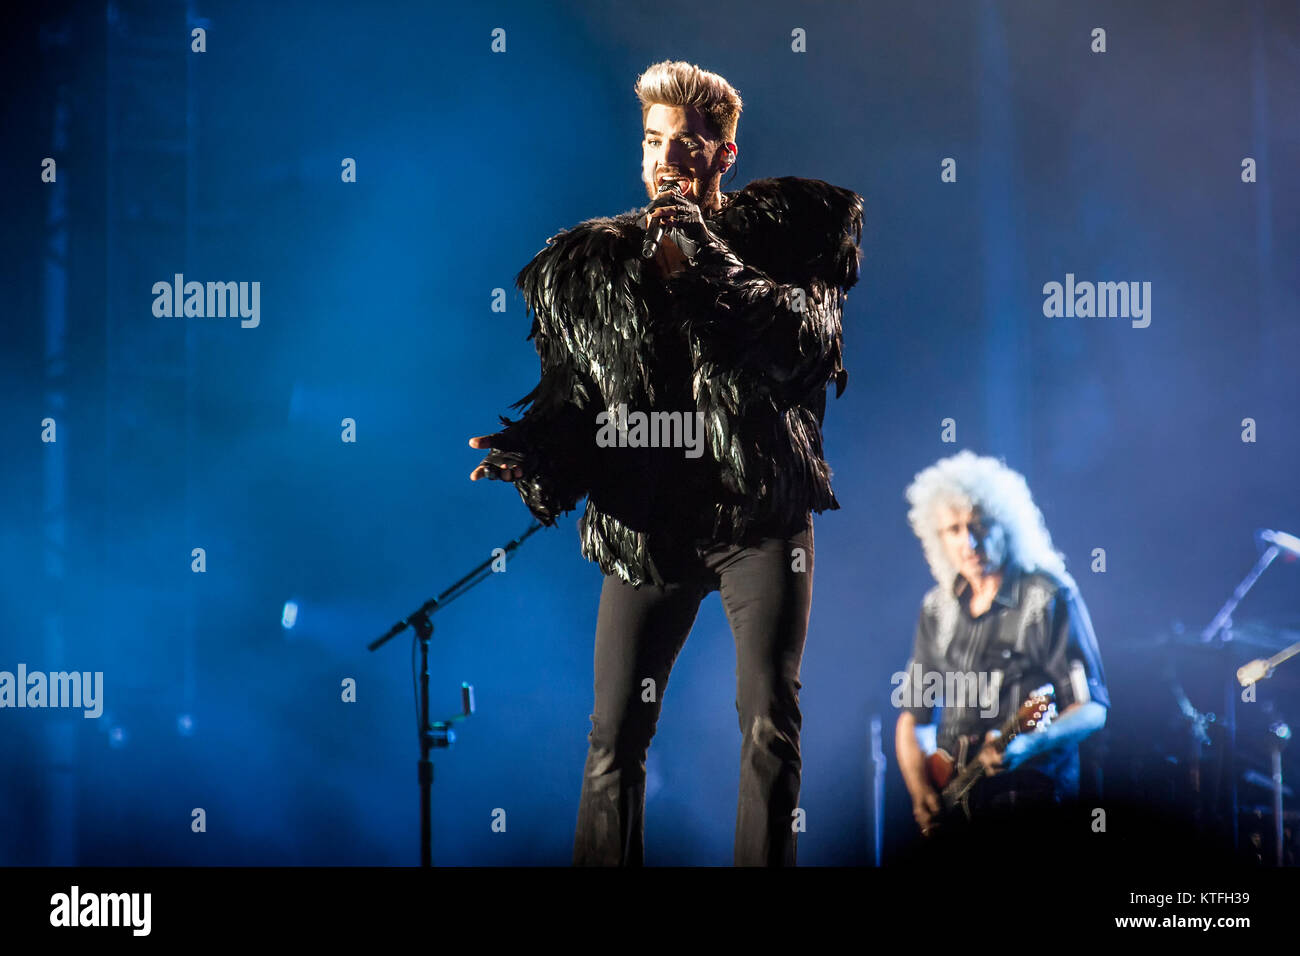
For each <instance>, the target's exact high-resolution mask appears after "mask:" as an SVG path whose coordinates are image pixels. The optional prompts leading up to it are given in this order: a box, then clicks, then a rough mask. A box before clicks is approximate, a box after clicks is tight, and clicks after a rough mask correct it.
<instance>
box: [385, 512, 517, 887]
mask: <svg viewBox="0 0 1300 956" xmlns="http://www.w3.org/2000/svg"><path fill="white" fill-rule="evenodd" d="M541 527H542V525H541V523H540V522H534V523H533V525H532V527H530V528H529V529H528V530H527V531H525V532H524V533H523V534H522V535H520V536H519V537H518V538H515V539H514V540H513V541H511V542H510V543H509V544H507V545H506V546H505V548H504V549H502V550H504V551H505V552H506V553H507V554H509V553H510V552H512V551H514V550H515V549H516V548H518V547H519V545H521V544H522V543H523V542H524V541H525V540H527V538H528V537H529V536H530V535H532V534H533V533H534V532H536V531H537V530H538V529H540V528H541ZM496 557H497V556H496V555H495V554H494V555H493V556H492V557H490V558H488V559H487V560H486V561H484V562H483V563H482V564H480V565H478V567H476V568H474V570H472V571H470V572H469V574H467V575H465V576H464V577H463V578H461V579H460V580H459V581H457V582H456V583H455V584H453V585H451V587H449V588H447V590H445V591H443V592H442V593H441V594H439V595H438V596H437V597H432V598H429V600H427V601H425V602H424V603H423V604H421V605H420V606H419V607H418V608H417V609H416V610H415V611H413V612H412V613H410V614H408V615H407V616H406V617H404V618H402V619H401V620H400V621H398V622H397V623H396V624H394V625H393V626H392V627H390V628H389V629H388V630H387V631H386V632H385V633H384V634H383V635H381V636H380V637H377V638H375V640H373V641H371V642H370V643H369V644H367V645H366V648H367V650H371V651H375V650H378V649H379V648H380V647H381V646H383V645H384V644H386V643H387V642H388V641H390V640H392V639H393V638H394V637H396V636H397V635H398V634H400V633H402V631H404V630H406V629H407V628H408V627H412V628H414V629H415V636H416V640H418V641H419V642H420V700H419V705H418V708H417V710H418V713H417V717H416V719H417V722H418V723H417V726H418V728H419V737H420V760H419V763H418V764H417V777H418V778H419V782H420V866H432V865H433V826H432V809H433V760H432V759H431V758H430V756H429V752H430V750H432V749H433V748H434V747H442V748H446V747H450V746H451V745H452V744H453V743H455V741H456V734H455V733H454V732H453V731H452V729H451V725H452V724H454V723H456V722H458V721H461V720H465V719H466V718H467V717H469V716H470V715H471V714H473V713H474V688H473V687H471V686H470V685H469V684H465V683H462V684H461V713H459V714H457V715H456V716H454V717H449V718H447V719H446V720H439V721H435V722H433V723H432V724H430V722H429V640H430V638H432V637H433V620H432V615H433V614H434V613H435V612H436V611H439V610H441V609H442V608H444V607H446V606H447V605H448V604H450V603H451V602H452V601H454V600H456V598H458V597H460V596H461V595H462V594H464V593H465V592H466V591H468V590H469V589H470V588H472V587H474V586H475V585H476V584H478V583H480V582H481V581H482V580H483V579H484V578H486V577H487V576H488V575H489V574H491V573H492V572H491V571H490V570H489V569H490V568H491V565H492V563H493V562H494V561H495V560H496Z"/></svg>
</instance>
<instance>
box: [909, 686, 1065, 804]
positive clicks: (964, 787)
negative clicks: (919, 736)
mask: <svg viewBox="0 0 1300 956" xmlns="http://www.w3.org/2000/svg"><path fill="white" fill-rule="evenodd" d="M1055 717H1056V689H1055V688H1054V687H1053V686H1052V685H1051V684H1044V685H1043V686H1042V687H1040V688H1038V689H1037V690H1036V691H1034V692H1033V693H1032V694H1030V695H1029V697H1028V699H1026V700H1025V702H1024V703H1023V704H1021V705H1020V708H1019V709H1018V710H1017V711H1016V712H1015V713H1014V714H1012V715H1011V716H1010V717H1008V718H1007V719H1006V721H1004V722H1003V724H1002V726H1001V727H1000V728H999V730H1000V731H1001V736H1000V737H998V738H997V739H996V740H992V741H989V744H988V745H989V746H991V747H993V748H994V749H995V750H997V752H998V753H1002V752H1003V751H1004V750H1006V748H1007V744H1009V743H1011V741H1012V740H1014V739H1015V738H1016V737H1017V736H1019V735H1020V734H1024V733H1034V732H1035V731H1038V730H1041V729H1042V728H1044V727H1046V726H1047V725H1048V724H1049V723H1051V722H1052V720H1053V719H1054V718H1055ZM983 746H984V743H983V741H979V742H976V744H975V747H976V748H977V749H976V751H975V752H976V754H978V753H979V749H978V748H982V747H983ZM987 772H988V771H987V770H985V768H984V764H982V763H981V762H980V761H979V759H978V758H977V757H974V756H973V757H972V758H971V759H970V760H969V762H967V764H966V766H965V767H962V768H961V769H960V770H959V769H958V768H957V761H956V759H955V758H954V757H953V755H952V754H950V753H948V751H946V750H936V751H935V752H934V753H932V754H930V755H929V756H928V757H926V758H925V773H926V776H927V777H928V778H929V780H930V785H931V786H932V787H934V789H936V790H938V791H939V803H940V805H941V811H940V819H941V820H942V819H943V818H944V817H951V816H952V815H953V814H955V813H956V811H957V809H958V808H960V809H961V811H962V813H963V814H964V815H965V817H966V819H967V820H969V819H970V816H971V812H970V792H971V789H972V788H973V787H974V786H975V784H977V783H979V782H980V781H981V780H982V779H984V777H985V775H986V774H987Z"/></svg>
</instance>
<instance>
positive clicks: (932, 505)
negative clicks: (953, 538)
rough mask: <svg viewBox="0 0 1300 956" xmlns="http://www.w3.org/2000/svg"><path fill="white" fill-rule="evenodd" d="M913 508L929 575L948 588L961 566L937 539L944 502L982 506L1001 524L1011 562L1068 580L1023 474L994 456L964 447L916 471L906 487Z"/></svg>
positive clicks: (911, 513)
mask: <svg viewBox="0 0 1300 956" xmlns="http://www.w3.org/2000/svg"><path fill="white" fill-rule="evenodd" d="M907 501H908V504H910V505H911V509H910V510H909V511H908V512H907V520H908V522H909V523H910V524H911V526H912V531H913V532H914V533H915V534H916V536H917V537H918V538H920V539H921V547H922V549H923V550H924V551H925V560H926V561H927V562H928V563H929V565H930V573H931V574H933V575H934V579H935V580H936V581H938V582H939V584H940V586H941V587H943V588H950V587H952V585H953V582H954V581H955V580H956V577H957V569H956V568H954V567H953V566H952V565H951V564H950V563H949V561H948V556H947V554H945V553H944V549H943V543H942V542H941V541H940V539H939V528H938V521H937V520H936V517H935V511H936V509H937V508H938V507H939V506H941V505H949V506H952V507H958V508H979V509H980V510H981V511H982V512H983V513H984V514H985V515H986V516H987V517H988V518H990V519H991V520H993V521H996V522H997V523H998V524H1000V525H1001V526H1002V529H1003V530H1004V531H1005V532H1006V535H1007V560H1008V561H1009V562H1010V563H1012V564H1014V565H1015V566H1016V567H1018V568H1020V569H1021V570H1022V571H1025V572H1026V573H1030V572H1034V571H1042V572H1043V573H1045V574H1049V575H1051V576H1053V577H1055V578H1057V579H1059V580H1063V581H1069V576H1068V575H1067V574H1066V572H1065V557H1064V556H1063V555H1062V554H1061V553H1060V552H1059V551H1057V550H1056V549H1055V548H1053V547H1052V536H1051V535H1050V534H1049V533H1048V531H1047V525H1046V524H1045V523H1044V521H1043V513H1042V512H1041V511H1039V510H1038V506H1037V505H1035V504H1034V499H1033V496H1032V495H1030V493H1029V485H1028V484H1026V483H1025V479H1024V476H1023V475H1021V474H1020V473H1019V472H1017V471H1013V470H1012V469H1010V468H1008V467H1007V466H1006V464H1005V463H1004V462H1001V461H999V460H998V459H996V458H989V457H981V456H978V455H976V454H975V453H974V452H972V451H969V450H966V451H961V452H958V453H957V454H956V455H953V456H952V457H951V458H943V459H940V460H939V461H937V462H935V463H934V464H933V465H931V466H930V467H929V468H926V469H925V470H924V471H922V472H920V473H919V474H917V476H916V477H915V479H914V480H913V481H912V483H911V484H910V485H909V486H908V488H907Z"/></svg>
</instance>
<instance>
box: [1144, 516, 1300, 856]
mask: <svg viewBox="0 0 1300 956" xmlns="http://www.w3.org/2000/svg"><path fill="white" fill-rule="evenodd" d="M1255 537H1256V540H1257V542H1258V543H1259V545H1260V546H1261V548H1262V553H1261V555H1260V558H1259V560H1258V562H1257V563H1256V564H1255V567H1254V568H1252V569H1251V571H1250V573H1249V574H1247V575H1246V577H1245V578H1244V579H1243V580H1242V582H1241V583H1240V584H1239V585H1238V586H1237V588H1236V590H1235V591H1234V592H1233V594H1232V596H1231V597H1230V598H1228V600H1227V601H1226V602H1225V603H1224V605H1223V607H1221V608H1220V609H1219V612H1218V613H1217V614H1216V615H1215V617H1214V620H1212V621H1211V622H1210V624H1209V625H1208V626H1206V627H1205V628H1204V630H1202V631H1200V632H1194V631H1188V630H1187V629H1185V628H1183V627H1181V626H1175V627H1174V628H1172V629H1171V630H1170V631H1168V632H1165V633H1163V634H1161V635H1158V636H1157V637H1156V638H1155V639H1154V640H1152V641H1148V642H1144V643H1143V645H1142V647H1143V649H1144V650H1156V649H1160V650H1163V651H1167V652H1168V653H1162V654H1161V659H1162V661H1163V667H1162V679H1163V684H1164V685H1165V687H1166V688H1167V689H1168V691H1169V692H1170V694H1171V698H1172V699H1171V701H1170V702H1171V704H1172V705H1174V706H1176V708H1177V716H1176V717H1175V716H1173V712H1172V711H1170V718H1169V720H1168V721H1167V722H1166V726H1167V727H1168V728H1171V729H1173V730H1174V731H1175V732H1174V734H1173V736H1172V738H1170V737H1166V738H1165V739H1164V740H1160V741H1157V744H1158V749H1159V750H1160V751H1162V753H1161V754H1160V756H1161V758H1162V762H1163V763H1164V765H1165V766H1166V767H1169V768H1172V769H1173V771H1174V773H1173V777H1172V778H1171V779H1172V786H1171V787H1170V791H1171V793H1170V795H1172V796H1173V797H1174V798H1175V802H1176V803H1178V804H1180V805H1182V806H1184V807H1186V808H1187V809H1188V811H1189V812H1190V814H1191V816H1192V818H1193V819H1194V821H1195V822H1196V824H1197V825H1198V827H1203V828H1205V829H1211V828H1213V829H1215V830H1217V831H1218V832H1219V833H1220V834H1221V835H1222V836H1223V837H1224V838H1225V839H1227V840H1230V841H1231V845H1232V848H1233V849H1234V850H1236V851H1237V852H1238V853H1239V854H1240V855H1241V856H1242V857H1243V858H1245V859H1247V860H1249V861H1252V862H1254V863H1257V864H1259V865H1273V866H1294V865H1297V864H1300V840H1298V839H1297V834H1300V826H1297V824H1298V823H1300V811H1297V810H1296V809H1290V810H1288V809H1285V805H1286V803H1287V801H1293V800H1294V797H1295V793H1294V790H1293V789H1292V787H1291V786H1289V785H1288V784H1287V783H1286V782H1285V781H1284V779H1283V773H1282V768H1283V753H1284V751H1285V749H1286V746H1287V744H1288V743H1289V741H1290V739H1291V728H1290V725H1289V724H1288V722H1287V720H1286V719H1285V717H1284V715H1283V714H1282V712H1281V708H1280V701H1281V699H1282V698H1283V697H1284V696H1293V695H1294V693H1295V690H1296V688H1297V686H1300V629H1292V628H1287V627H1282V626H1277V625H1275V624H1271V623H1265V622H1262V621H1248V622H1243V623H1241V624H1239V625H1238V624H1234V622H1233V613H1234V612H1235V611H1236V609H1237V606H1238V605H1239V604H1240V603H1241V601H1242V599H1243V598H1244V597H1245V596H1246V594H1247V593H1248V592H1249V591H1250V589H1251V588H1252V587H1253V586H1254V585H1255V582H1256V581H1258V580H1259V577H1260V575H1262V574H1263V573H1264V571H1265V570H1266V569H1267V568H1268V567H1269V565H1271V564H1272V563H1273V561H1274V560H1275V559H1276V558H1278V557H1279V556H1283V557H1285V558H1286V559H1287V560H1292V561H1294V560H1296V559H1297V558H1300V538H1297V537H1295V536H1293V535H1289V534H1284V533H1282V532H1276V531H1259V532H1256V535H1255ZM1130 647H1132V645H1130ZM1293 658H1297V659H1296V660H1294V661H1293V660H1292V659H1293ZM1288 661H1291V664H1290V665H1289V667H1288V664H1287V662H1288ZM1198 677H1199V678H1201V680H1200V686H1199V687H1198V688H1197V689H1196V690H1195V691H1193V694H1192V695H1189V693H1188V692H1187V691H1185V690H1184V684H1185V683H1188V684H1190V682H1191V680H1192V679H1195V678H1198ZM1185 678H1186V679H1185ZM1205 678H1208V682H1207V680H1205ZM1193 697H1195V699H1196V700H1197V701H1198V702H1200V703H1201V704H1202V705H1203V706H1206V707H1207V708H1208V707H1209V706H1213V707H1214V708H1215V709H1214V710H1213V711H1211V710H1209V709H1206V710H1201V709H1198V707H1197V706H1196V705H1195V704H1194V703H1193ZM1207 700H1209V701H1213V702H1214V703H1213V704H1206V703H1205V702H1206V701H1207Z"/></svg>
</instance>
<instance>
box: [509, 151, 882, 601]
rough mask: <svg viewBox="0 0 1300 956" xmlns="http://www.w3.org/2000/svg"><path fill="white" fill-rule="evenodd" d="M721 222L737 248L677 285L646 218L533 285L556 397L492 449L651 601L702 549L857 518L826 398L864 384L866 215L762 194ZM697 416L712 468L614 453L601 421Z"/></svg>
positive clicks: (529, 271)
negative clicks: (648, 256) (838, 462)
mask: <svg viewBox="0 0 1300 956" xmlns="http://www.w3.org/2000/svg"><path fill="white" fill-rule="evenodd" d="M726 198H727V202H726V204H725V205H724V207H723V208H722V209H721V210H716V211H709V212H706V214H705V221H706V224H707V226H708V229H709V232H711V233H712V234H713V235H714V236H716V237H717V239H718V240H719V241H718V242H717V243H712V244H708V245H705V246H702V247H701V248H699V249H698V250H697V251H696V253H695V256H694V261H693V265H690V266H688V267H687V268H686V269H685V270H684V271H682V272H679V273H677V274H675V275H673V276H671V277H668V278H664V277H663V276H662V274H661V273H660V272H659V271H658V269H657V268H656V266H655V265H654V264H653V263H652V262H650V261H648V260H645V259H643V258H641V254H640V253H641V243H642V240H643V238H644V221H643V218H642V216H643V211H641V210H631V211H629V212H626V213H623V214H621V215H618V216H613V217H610V218H598V219H590V220H587V221H586V222H583V223H581V224H579V225H578V226H575V227H574V228H572V229H568V230H564V231H563V232H560V233H559V234H558V235H556V236H554V237H552V238H551V239H549V240H547V245H546V247H545V248H544V249H543V250H542V251H541V252H539V253H538V254H537V255H536V257H534V258H533V260H532V261H531V262H530V263H529V264H528V265H527V266H525V267H524V269H523V270H522V271H521V272H520V273H519V276H518V278H517V280H516V282H517V285H518V286H519V288H520V289H521V290H522V291H523V294H524V299H525V301H526V302H527V304H528V307H529V311H530V312H531V314H532V315H533V322H532V329H531V331H530V333H529V335H528V338H529V339H531V340H532V341H533V342H534V344H535V346H536V348H537V353H538V355H539V356H540V358H541V367H542V374H541V381H540V382H539V383H538V384H537V387H536V388H534V389H533V390H532V391H531V392H530V393H529V394H528V395H526V396H524V397H523V398H522V399H520V400H519V401H518V402H515V403H514V404H513V405H512V406H511V407H512V408H516V409H523V408H524V407H525V406H527V410H526V411H525V412H524V413H523V415H522V417H521V418H519V419H518V420H517V421H512V420H511V419H509V418H506V417H505V416H501V422H502V424H503V425H504V426H505V428H504V429H503V430H502V431H501V432H498V433H497V434H496V435H494V436H493V437H492V442H491V445H492V448H493V451H492V452H491V453H490V454H489V455H488V456H487V457H486V458H485V459H484V460H483V461H484V463H485V464H488V465H501V464H518V465H520V466H521V467H522V468H523V469H524V477H523V478H521V479H519V480H518V481H516V482H515V487H516V488H517V489H518V491H519V494H520V497H521V498H522V499H523V501H524V503H525V504H526V505H527V506H528V509H529V510H530V511H531V512H532V514H533V515H534V516H535V517H536V518H537V519H538V520H539V521H541V522H542V523H544V524H546V525H553V524H554V523H555V520H556V518H557V517H559V516H560V515H561V514H564V513H566V512H569V511H572V510H573V509H574V508H576V507H577V503H578V501H579V500H580V499H581V498H582V497H583V496H584V495H585V496H586V497H587V507H586V510H585V512H584V513H583V515H582V517H581V519H580V520H579V522H578V532H579V537H580V539H581V545H582V554H583V556H584V557H586V558H587V559H589V560H591V561H594V562H596V563H597V564H598V565H599V566H600V568H601V570H602V571H603V572H604V573H606V574H616V575H618V576H619V577H620V578H622V579H623V580H624V581H627V582H628V583H630V584H633V585H635V586H638V587H639V586H640V585H641V584H643V583H647V582H654V583H656V584H661V583H664V582H665V581H669V580H673V579H674V578H675V577H676V573H677V571H678V569H679V568H681V567H683V565H682V563H681V562H682V561H684V560H685V559H686V558H685V556H686V555H688V554H689V553H690V549H691V548H692V547H694V546H695V545H696V544H699V543H704V542H725V543H732V544H735V543H743V542H748V541H753V540H754V539H756V538H757V537H759V536H761V535H764V534H774V533H783V532H788V531H789V530H792V529H795V528H798V527H800V526H802V522H803V521H804V520H806V518H807V515H808V512H809V511H810V510H812V511H817V512H821V511H828V510H831V511H833V510H835V509H837V508H839V502H838V501H837V500H836V499H835V495H834V493H833V492H832V491H831V482H830V478H831V469H830V467H829V466H828V465H827V464H826V462H825V460H824V458H823V455H822V438H821V423H822V419H823V416H824V413H825V407H826V386H827V384H828V383H829V382H831V381H834V382H835V383H836V397H837V398H838V397H839V395H840V394H841V393H842V392H843V390H844V387H845V384H846V382H847V379H848V373H847V372H846V371H845V370H844V366H843V363H842V361H841V358H842V350H843V333H842V331H841V315H842V312H843V303H844V299H845V297H846V294H847V292H848V290H849V289H850V288H851V287H852V286H853V285H854V284H855V283H856V282H857V279H858V261H859V255H860V253H859V243H860V241H861V238H862V197H860V196H859V195H857V194H856V193H854V192H851V191H849V190H847V189H841V188H839V187H837V186H832V185H830V184H828V183H824V182H821V181H820V180H815V179H800V178H796V177H792V176H787V177H781V178H778V179H761V180H757V181H755V182H752V183H750V184H749V185H748V186H747V187H745V188H744V189H743V190H741V191H739V192H736V193H730V194H727V197H726ZM620 405H626V407H627V409H629V410H641V411H646V412H651V411H655V410H661V411H679V412H683V413H685V414H690V415H694V414H695V413H697V412H698V413H699V415H700V418H697V419H695V420H696V421H700V420H701V419H702V423H703V432H704V434H703V438H704V442H703V444H704V448H703V453H702V454H700V453H698V452H697V456H696V457H689V456H688V455H686V454H685V453H684V452H683V450H682V449H681V448H680V447H679V448H647V447H640V448H637V447H601V443H600V442H598V441H597V432H598V429H599V426H598V424H597V415H598V413H600V412H602V411H617V410H618V408H619V406H620Z"/></svg>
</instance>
